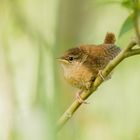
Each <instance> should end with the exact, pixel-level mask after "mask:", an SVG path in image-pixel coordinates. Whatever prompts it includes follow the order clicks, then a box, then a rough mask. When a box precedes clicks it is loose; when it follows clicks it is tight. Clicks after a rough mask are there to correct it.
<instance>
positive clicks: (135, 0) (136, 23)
mask: <svg viewBox="0 0 140 140" xmlns="http://www.w3.org/2000/svg"><path fill="white" fill-rule="evenodd" d="M133 3H134V29H135V32H136V36H137V38H138V44H139V45H140V30H139V12H140V11H139V0H133Z"/></svg>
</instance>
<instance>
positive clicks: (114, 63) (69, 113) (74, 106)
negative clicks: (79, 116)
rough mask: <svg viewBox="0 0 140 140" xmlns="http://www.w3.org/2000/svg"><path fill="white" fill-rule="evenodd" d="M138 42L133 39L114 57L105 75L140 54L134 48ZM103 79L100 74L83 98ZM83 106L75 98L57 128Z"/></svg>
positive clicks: (94, 89) (104, 71)
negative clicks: (126, 59) (127, 59)
mask: <svg viewBox="0 0 140 140" xmlns="http://www.w3.org/2000/svg"><path fill="white" fill-rule="evenodd" d="M136 44H137V42H136V41H135V40H132V41H131V42H130V43H129V44H128V46H127V47H126V48H124V49H123V50H122V51H121V52H120V53H119V54H118V56H117V57H116V58H114V59H113V60H112V61H111V62H110V63H109V64H108V65H107V66H106V67H105V69H104V70H103V71H102V75H103V77H107V76H108V75H109V73H110V72H111V71H112V70H113V69H114V68H115V67H116V66H117V65H118V64H119V63H120V62H121V61H122V60H123V59H125V58H127V57H130V56H133V55H137V54H140V49H133V47H134V46H135V45H136ZM102 82H103V80H102V78H101V77H100V76H98V77H97V78H96V80H95V82H94V83H93V86H92V89H91V90H90V91H87V92H83V93H82V94H81V98H82V99H83V100H85V99H87V98H88V97H89V96H90V95H91V94H92V93H93V92H94V91H96V89H97V88H98V87H99V86H100V84H102ZM80 106H81V104H80V103H79V102H78V101H77V100H75V101H74V102H73V103H72V104H71V106H70V107H69V108H68V109H67V110H66V111H65V113H64V114H63V115H62V116H61V117H60V119H59V120H58V122H57V130H60V129H61V128H62V127H63V125H64V124H65V123H66V122H67V121H68V120H69V119H70V118H71V117H72V116H73V114H74V112H75V111H76V110H77V109H78V108H79V107H80Z"/></svg>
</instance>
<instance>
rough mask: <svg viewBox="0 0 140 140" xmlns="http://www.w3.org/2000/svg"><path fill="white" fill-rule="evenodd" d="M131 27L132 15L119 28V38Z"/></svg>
mask: <svg viewBox="0 0 140 140" xmlns="http://www.w3.org/2000/svg"><path fill="white" fill-rule="evenodd" d="M133 26H134V24H133V14H131V15H129V16H128V17H127V19H126V20H125V22H124V23H123V25H122V27H121V30H120V34H119V37H121V36H122V35H123V34H125V33H126V32H128V31H129V30H131V29H132V28H133Z"/></svg>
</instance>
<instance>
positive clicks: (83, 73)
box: [63, 64, 93, 89]
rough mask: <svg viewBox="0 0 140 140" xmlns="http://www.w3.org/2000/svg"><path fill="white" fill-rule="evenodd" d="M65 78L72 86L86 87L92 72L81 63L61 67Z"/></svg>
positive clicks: (89, 82) (90, 79)
mask: <svg viewBox="0 0 140 140" xmlns="http://www.w3.org/2000/svg"><path fill="white" fill-rule="evenodd" d="M63 70H64V77H65V79H66V80H67V81H68V82H69V83H70V84H71V85H73V86H75V87H77V88H80V89H88V88H89V86H90V85H91V82H92V77H93V72H92V71H90V69H88V68H87V67H85V66H84V65H82V64H76V65H71V66H69V67H63Z"/></svg>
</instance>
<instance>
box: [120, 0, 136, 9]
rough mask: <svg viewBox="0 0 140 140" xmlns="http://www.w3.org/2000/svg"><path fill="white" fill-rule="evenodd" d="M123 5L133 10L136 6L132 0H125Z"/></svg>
mask: <svg viewBox="0 0 140 140" xmlns="http://www.w3.org/2000/svg"><path fill="white" fill-rule="evenodd" d="M121 5H122V6H123V7H125V8H127V9H131V10H132V9H133V8H134V3H133V1H132V0H123V2H122V3H121Z"/></svg>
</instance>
